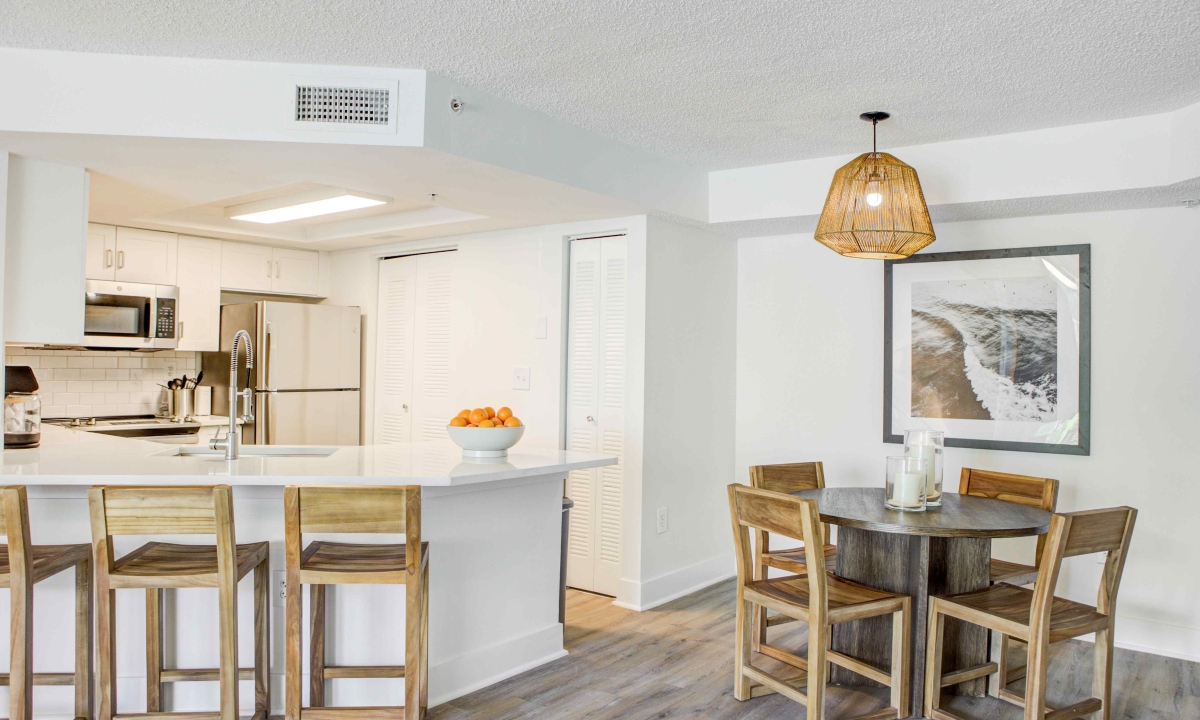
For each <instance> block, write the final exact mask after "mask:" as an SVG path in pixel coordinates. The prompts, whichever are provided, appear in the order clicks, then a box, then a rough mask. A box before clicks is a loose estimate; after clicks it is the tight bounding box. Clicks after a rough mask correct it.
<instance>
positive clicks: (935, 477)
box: [904, 430, 946, 507]
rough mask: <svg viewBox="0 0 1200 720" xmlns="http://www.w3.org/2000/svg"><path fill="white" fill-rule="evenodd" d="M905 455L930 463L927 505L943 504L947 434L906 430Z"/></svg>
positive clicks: (938, 431)
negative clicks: (943, 468) (943, 462)
mask: <svg viewBox="0 0 1200 720" xmlns="http://www.w3.org/2000/svg"><path fill="white" fill-rule="evenodd" d="M904 454H905V455H906V456H908V457H918V458H924V459H926V460H928V461H929V469H928V471H927V472H928V473H929V476H928V477H927V478H926V482H925V503H926V504H927V505H932V506H934V507H937V506H939V505H941V504H942V458H943V457H944V456H945V454H946V433H944V432H942V431H941V430H905V431H904Z"/></svg>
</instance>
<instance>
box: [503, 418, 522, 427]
mask: <svg viewBox="0 0 1200 720" xmlns="http://www.w3.org/2000/svg"><path fill="white" fill-rule="evenodd" d="M504 427H521V421H520V420H518V419H517V418H516V416H514V415H509V416H508V419H507V420H505V421H504Z"/></svg>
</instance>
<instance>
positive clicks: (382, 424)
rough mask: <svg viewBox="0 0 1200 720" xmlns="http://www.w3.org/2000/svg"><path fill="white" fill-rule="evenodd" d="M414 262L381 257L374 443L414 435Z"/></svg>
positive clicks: (393, 441)
mask: <svg viewBox="0 0 1200 720" xmlns="http://www.w3.org/2000/svg"><path fill="white" fill-rule="evenodd" d="M416 291H417V262H416V258H413V257H401V258H392V259H391V260H381V261H380V262H379V309H378V312H377V313H376V315H375V317H376V324H375V337H376V339H375V438H374V441H373V442H374V443H375V444H376V445H386V444H390V443H401V442H409V441H410V440H411V439H412V401H413V399H412V389H413V345H414V341H415V338H416V334H415V330H416V328H415V327H414V326H415V324H416V322H415V321H416V294H417V292H416Z"/></svg>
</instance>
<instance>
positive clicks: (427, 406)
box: [412, 252, 462, 442]
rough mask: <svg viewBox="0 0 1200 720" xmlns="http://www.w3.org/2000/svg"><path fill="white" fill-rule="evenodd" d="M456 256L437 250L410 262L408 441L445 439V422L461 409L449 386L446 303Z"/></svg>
mask: <svg viewBox="0 0 1200 720" xmlns="http://www.w3.org/2000/svg"><path fill="white" fill-rule="evenodd" d="M457 255H458V253H456V252H443V253H430V254H428V255H417V256H416V257H415V258H413V260H414V262H415V263H416V267H417V271H416V279H417V283H416V297H415V300H416V316H415V321H414V327H415V335H416V340H415V343H414V346H413V348H414V349H413V426H412V428H413V429H412V441H413V442H423V441H441V440H445V439H446V426H447V425H448V424H449V423H450V418H452V417H454V416H455V415H456V414H458V412H459V410H461V409H462V408H460V407H456V406H454V405H453V402H454V399H453V396H452V394H451V388H450V373H451V370H452V369H453V368H452V363H451V352H450V349H451V347H452V345H451V334H450V331H451V301H452V299H453V292H454V264H455V260H456V259H457Z"/></svg>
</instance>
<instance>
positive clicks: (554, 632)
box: [429, 623, 567, 707]
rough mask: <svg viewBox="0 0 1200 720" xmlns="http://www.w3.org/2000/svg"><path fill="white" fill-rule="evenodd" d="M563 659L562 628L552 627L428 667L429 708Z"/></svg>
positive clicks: (558, 624)
mask: <svg viewBox="0 0 1200 720" xmlns="http://www.w3.org/2000/svg"><path fill="white" fill-rule="evenodd" d="M566 655H567V651H566V650H564V649H563V626H562V624H561V623H554V624H553V625H550V626H549V627H546V628H543V629H542V630H535V631H534V632H532V633H529V634H528V635H523V636H521V637H516V638H510V639H508V640H505V641H504V642H501V643H497V644H495V645H492V646H490V647H486V648H482V649H479V650H475V651H472V652H470V653H466V654H463V655H459V656H457V657H453V658H448V659H446V660H443V661H441V662H439V663H438V664H436V665H431V666H430V667H429V706H430V707H433V706H434V705H441V704H442V703H445V702H449V701H451V700H453V699H454V698H457V697H462V696H463V695H467V694H469V693H473V692H475V691H476V690H479V689H481V688H485V687H488V686H489V685H495V684H496V683H498V682H500V681H501V680H507V679H508V678H510V677H512V676H514V675H519V674H521V673H523V672H525V671H527V670H532V669H533V668H535V667H538V666H539V665H545V664H546V663H548V662H551V661H554V660H557V659H559V658H561V657H566Z"/></svg>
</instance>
